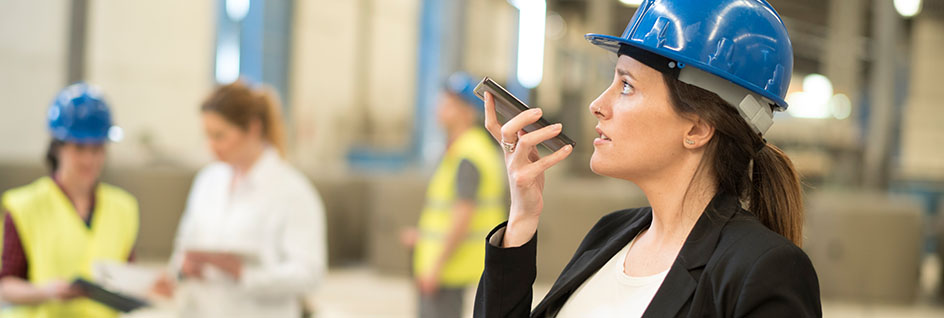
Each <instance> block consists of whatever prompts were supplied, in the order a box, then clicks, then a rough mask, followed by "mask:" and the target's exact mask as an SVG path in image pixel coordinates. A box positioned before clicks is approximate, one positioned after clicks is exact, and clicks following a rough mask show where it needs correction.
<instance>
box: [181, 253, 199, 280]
mask: <svg viewBox="0 0 944 318" xmlns="http://www.w3.org/2000/svg"><path fill="white" fill-rule="evenodd" d="M180 273H181V274H183V276H184V277H189V278H198V279H202V278H203V260H202V259H201V257H200V254H199V253H197V252H190V251H188V252H187V253H186V254H184V262H183V264H181V266H180Z"/></svg>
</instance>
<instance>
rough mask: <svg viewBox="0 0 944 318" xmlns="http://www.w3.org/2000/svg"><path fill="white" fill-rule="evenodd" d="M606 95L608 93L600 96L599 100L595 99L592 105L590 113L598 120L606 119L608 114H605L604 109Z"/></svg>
mask: <svg viewBox="0 0 944 318" xmlns="http://www.w3.org/2000/svg"><path fill="white" fill-rule="evenodd" d="M604 95H606V92H604V93H603V94H600V96H598V97H597V99H594V100H593V102H591V103H590V107H589V108H590V113H591V114H593V116H594V117H596V118H598V119H603V118H606V113H605V112H604V107H603V106H604V104H605V101H604Z"/></svg>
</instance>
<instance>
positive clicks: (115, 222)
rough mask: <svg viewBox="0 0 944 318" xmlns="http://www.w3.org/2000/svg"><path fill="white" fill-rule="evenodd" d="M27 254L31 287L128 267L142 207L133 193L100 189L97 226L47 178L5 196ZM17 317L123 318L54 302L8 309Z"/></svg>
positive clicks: (82, 304)
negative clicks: (114, 265)
mask: <svg viewBox="0 0 944 318" xmlns="http://www.w3.org/2000/svg"><path fill="white" fill-rule="evenodd" d="M2 202H3V206H4V208H5V209H6V210H7V211H9V213H11V215H12V217H13V222H14V224H15V225H16V230H17V232H18V233H19V237H20V242H21V244H22V245H23V251H24V252H25V254H26V259H27V260H28V262H29V270H28V271H29V274H28V276H29V277H28V278H29V281H30V283H32V284H34V285H36V286H43V285H45V284H46V283H48V282H50V281H53V280H64V281H67V282H71V281H72V280H73V279H75V278H76V277H83V278H85V279H89V280H91V279H92V266H93V264H94V263H96V262H98V261H114V262H126V261H127V260H128V256H129V254H130V253H131V249H132V247H133V245H134V242H135V239H136V238H137V236H138V202H137V201H136V200H135V199H134V197H132V196H131V195H130V194H128V193H127V192H125V191H123V190H121V189H119V188H117V187H114V186H110V185H107V184H102V183H100V184H99V185H98V187H97V188H96V189H95V211H94V212H93V215H92V226H91V227H88V226H87V225H86V224H85V221H84V220H82V218H81V217H79V215H78V213H77V212H76V211H75V207H74V206H73V205H72V203H71V202H70V201H69V198H68V197H66V195H65V194H64V193H63V192H62V190H61V189H60V188H59V186H57V185H56V183H55V181H53V180H52V179H50V178H49V177H43V178H40V179H39V180H36V181H34V182H33V183H31V184H29V185H26V186H23V187H20V188H16V189H13V190H9V191H7V192H6V193H4V194H3V199H2ZM13 312H15V316H16V317H28V318H55V317H96V318H98V317H103V318H108V317H118V313H117V312H116V311H114V310H112V309H110V308H108V307H106V306H104V305H101V304H99V303H97V302H94V301H92V300H90V299H87V298H77V299H73V300H68V301H50V302H46V303H43V304H39V305H29V306H14V307H12V308H7V309H6V310H5V312H4V316H8V315H9V314H11V313H13Z"/></svg>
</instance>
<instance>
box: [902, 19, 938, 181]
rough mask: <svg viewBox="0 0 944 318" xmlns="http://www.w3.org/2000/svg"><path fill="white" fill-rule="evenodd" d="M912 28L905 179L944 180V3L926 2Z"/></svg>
mask: <svg viewBox="0 0 944 318" xmlns="http://www.w3.org/2000/svg"><path fill="white" fill-rule="evenodd" d="M911 26H912V29H911V32H912V33H911V72H910V78H909V80H908V87H909V91H908V95H907V96H908V98H907V99H906V100H905V107H904V116H903V117H902V124H901V133H902V136H901V138H902V139H901V160H900V161H899V162H900V166H899V167H898V171H899V175H900V176H901V177H902V178H905V179H908V180H916V181H932V182H933V181H938V182H940V181H942V180H944V149H942V148H941V144H942V143H944V125H941V120H942V119H944V106H942V104H941V100H944V90H942V89H941V83H940V75H941V74H944V61H942V60H941V51H944V5H940V4H938V5H936V6H932V5H931V4H930V3H926V4H925V6H924V8H923V9H922V12H921V13H920V14H919V15H917V16H916V17H915V18H914V21H913V22H912V25H911Z"/></svg>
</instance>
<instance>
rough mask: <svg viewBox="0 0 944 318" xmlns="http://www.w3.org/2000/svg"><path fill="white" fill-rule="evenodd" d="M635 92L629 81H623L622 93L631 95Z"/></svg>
mask: <svg viewBox="0 0 944 318" xmlns="http://www.w3.org/2000/svg"><path fill="white" fill-rule="evenodd" d="M632 92H633V86H632V85H629V83H627V82H623V90H622V91H620V94H623V95H629V94H631V93H632Z"/></svg>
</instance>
